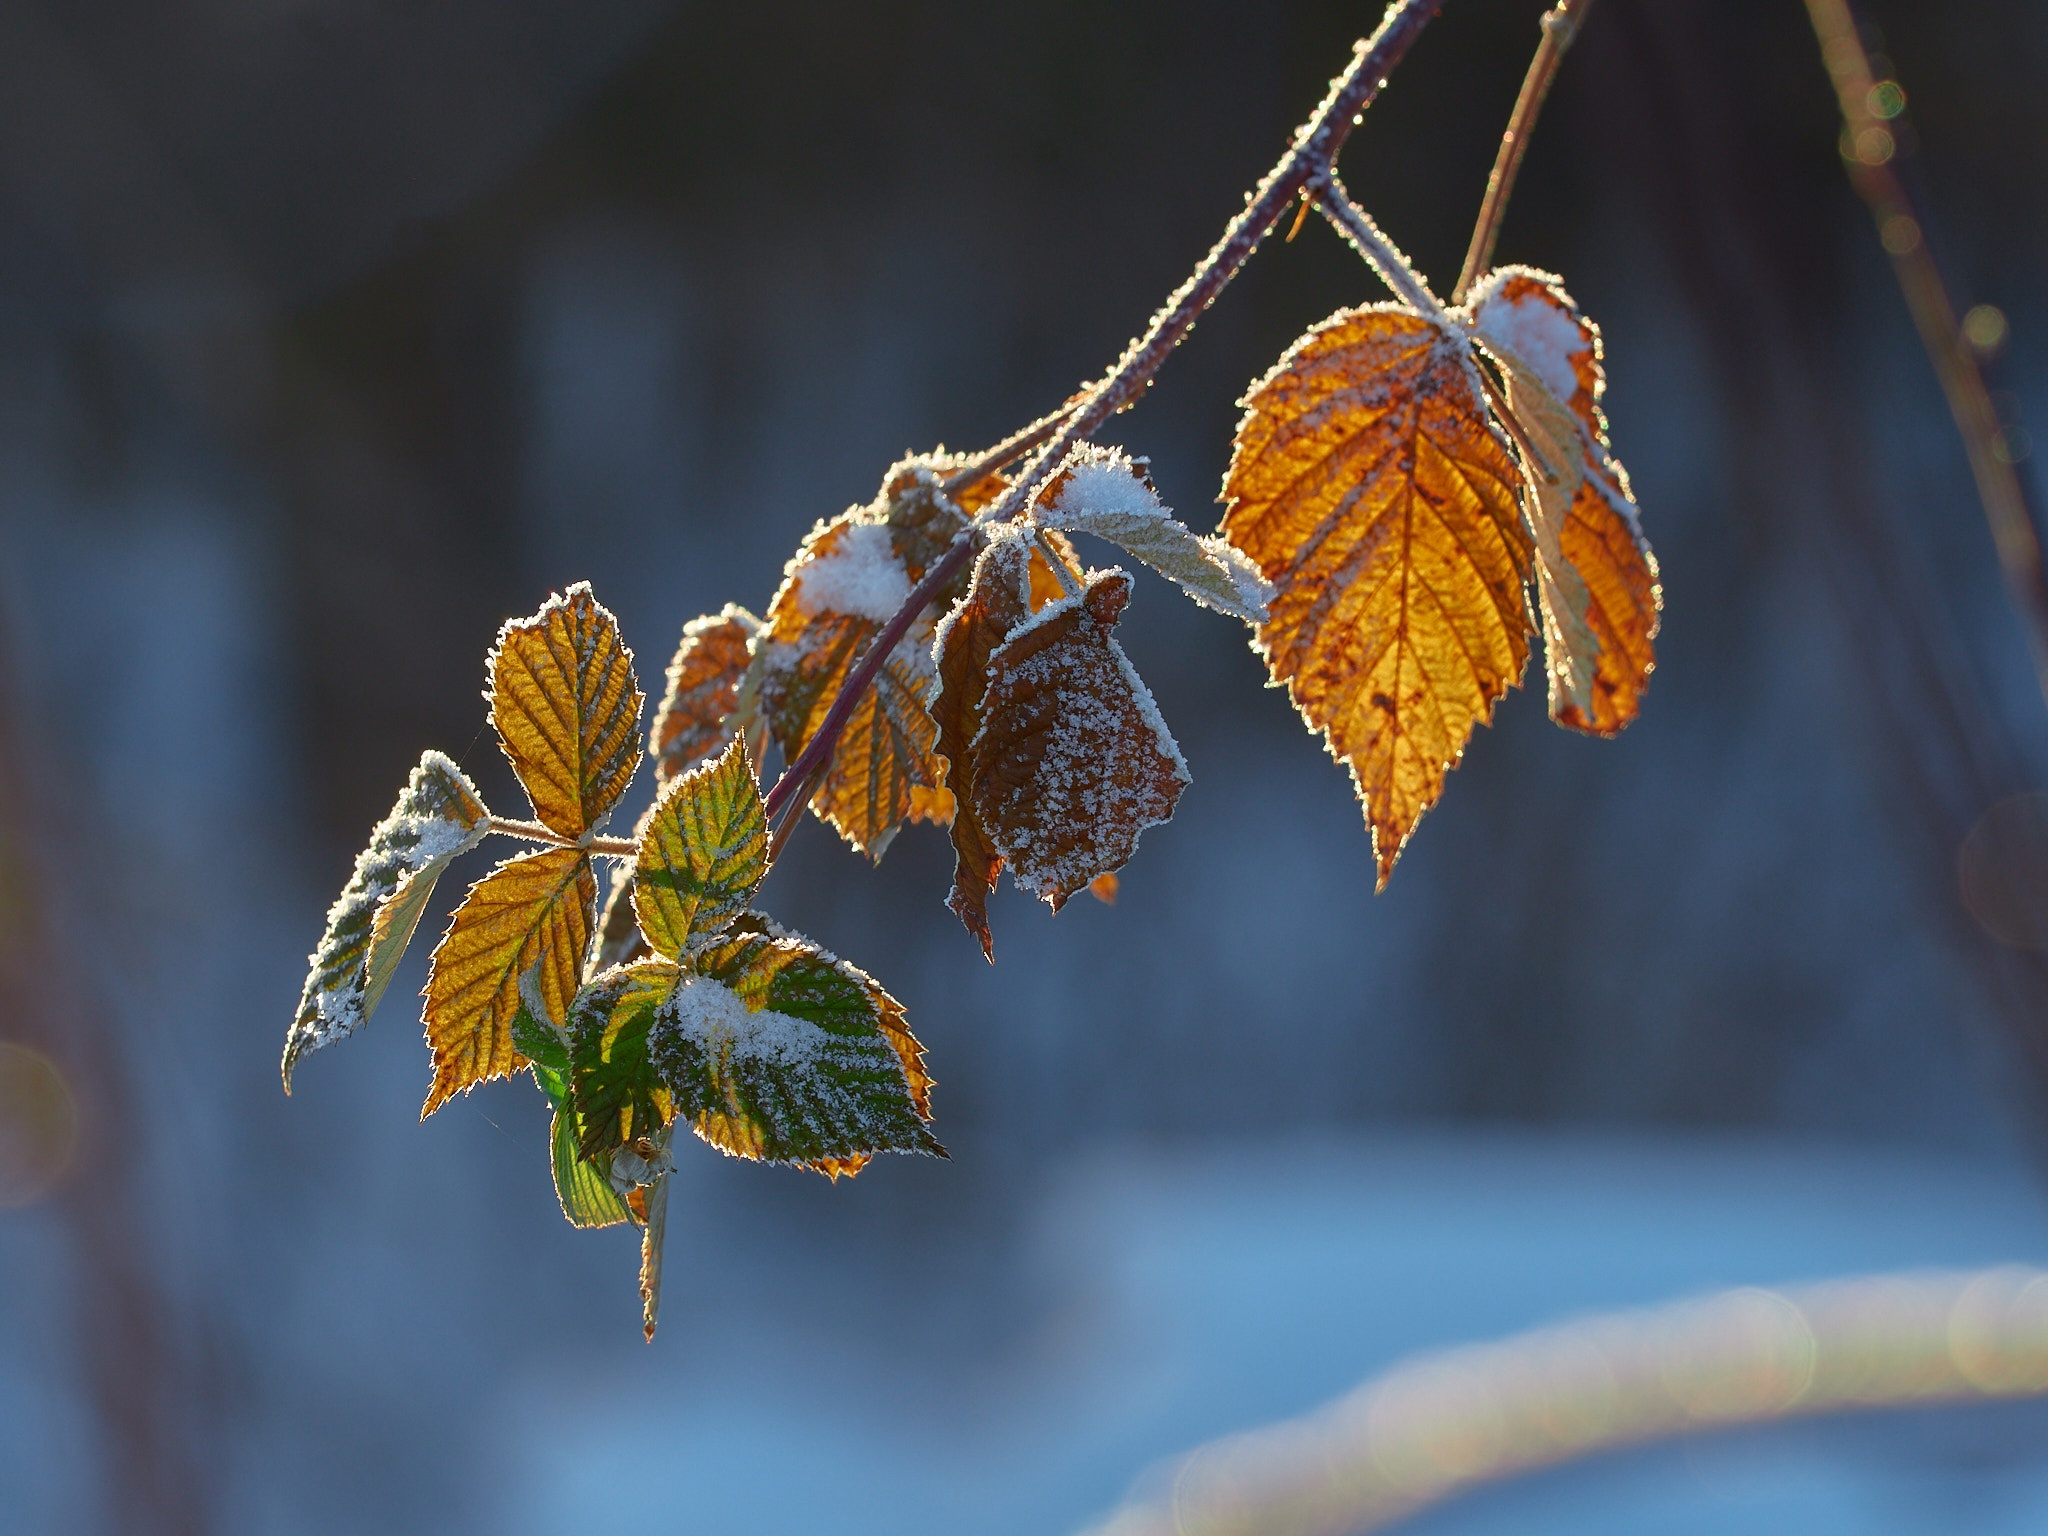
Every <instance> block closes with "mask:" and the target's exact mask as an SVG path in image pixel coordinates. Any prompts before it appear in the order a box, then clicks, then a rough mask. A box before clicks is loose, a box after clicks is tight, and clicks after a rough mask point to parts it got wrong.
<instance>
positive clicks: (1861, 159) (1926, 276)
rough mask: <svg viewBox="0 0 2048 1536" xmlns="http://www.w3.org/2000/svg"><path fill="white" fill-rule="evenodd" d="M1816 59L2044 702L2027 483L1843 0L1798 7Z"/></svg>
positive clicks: (2044, 648)
mask: <svg viewBox="0 0 2048 1536" xmlns="http://www.w3.org/2000/svg"><path fill="white" fill-rule="evenodd" d="M1806 10H1807V14H1808V15H1809V16H1810V17H1811V18H1812V21H1813V30H1814V35H1815V36H1816V37H1818V38H1819V39H1820V48H1821V59H1822V62H1823V63H1825V64H1826V65H1827V70H1828V74H1829V75H1830V77H1832V79H1833V80H1834V83H1835V95H1836V98H1837V101H1838V103H1839V104H1840V106H1841V109H1842V134H1843V146H1842V147H1843V154H1844V157H1845V158H1846V159H1847V160H1848V164H1849V180H1850V183H1851V184H1852V185H1853V186H1854V187H1855V189H1856V193H1857V195H1858V196H1859V197H1861V198H1862V199H1863V201H1864V203H1865V204H1866V205H1867V206H1868V207H1869V209H1870V216H1871V218H1872V219H1873V220H1874V221H1875V222H1876V224H1877V230H1878V238H1879V240H1880V241H1882V242H1883V244H1884V248H1885V252H1886V254H1887V255H1889V256H1890V257H1891V263H1892V273H1893V275H1894V276H1896V277H1897V278H1898V281H1899V290H1900V292H1901V293H1903V294H1904V295H1905V299H1906V308H1907V309H1908V310H1909V311H1911V313H1912V316H1913V324H1914V326H1915V328H1916V329H1917V330H1918V331H1919V332H1920V342H1921V345H1922V346H1924V347H1925V348H1926V349H1927V356H1928V360H1929V361H1930V362H1932V363H1933V364H1934V372H1935V375H1936V377H1938V378H1939V379H1940V381H1941V389H1942V393H1943V394H1944V395H1946V396H1947V397H1948V408H1949V412H1950V414H1951V415H1953V416H1954V417H1955V422H1956V431H1957V432H1958V433H1959V434H1960V435H1961V437H1962V439H1963V448H1964V451H1965V452H1967V453H1968V454H1969V457H1970V471H1971V473H1972V474H1973V475H1974V476H1975V478H1976V481H1977V499H1978V500H1979V501H1980V502H1981V503H1983V507H1984V520H1985V521H1986V522H1987V523H1989V524H1990V526H1991V542H1992V544H1993V545H1994V546H1995V547H1996V549H1997V551H1998V564H1999V567H2000V569H2001V570H2002V571H2003V572H2004V574H2005V582H2006V589H2007V591H2008V592H2009V593H2010V594H2011V596H2012V604H2013V606H2014V607H2015V608H2017V609H2018V610H2019V614H2020V619H2021V621H2022V622H2023V623H2024V624H2025V625H2026V627H2027V638H2028V640H2029V641H2030V642H2031V646H2032V650H2033V655H2034V670H2035V674H2036V676H2037V678H2038V680H2039V682H2040V686H2041V692H2042V695H2043V696H2044V697H2048V564H2044V562H2043V559H2042V550H2041V539H2040V536H2039V534H2038V533H2037V532H2036V530H2035V522H2034V509H2033V507H2032V506H2031V505H2030V498H2029V495H2028V486H2027V482H2026V481H2025V479H2024V478H2023V477H2022V476H2021V474H2020V471H2019V467H2018V466H2017V465H2016V464H2014V463H2013V462H2012V460H2013V458H2014V455H2013V454H2012V453H2011V450H2010V448H2009V447H2008V446H2007V442H2006V439H2005V437H2004V431H2003V428H2002V427H2001V425H2000V423H1999V419H1998V407H1997V405H1996V404H1995V403H1994V402H1993V400H1992V398H1991V391H1990V390H1989V389H1988V388H1986V387H1985V383H1984V371H1983V369H1982V368H1980V367H1979V366H1978V362H1977V354H1976V351H1975V349H1974V348H1973V347H1972V346H1971V344H1970V341H1969V338H1968V337H1966V336H1965V335H1964V334H1963V328H1962V325H1961V324H1960V322H1959V320H1958V318H1957V315H1956V304H1955V301H1954V299H1953V298H1951V297H1950V295H1949V290H1948V285H1947V283H1945V282H1944V281H1943V280H1942V275H1941V269H1940V268H1939V267H1938V266H1936V265H1935V261H1934V255H1933V252H1931V251H1930V250H1929V249H1928V248H1927V240H1926V237H1925V231H1926V229H1927V215H1926V212H1925V211H1924V210H1923V209H1922V208H1921V207H1920V206H1919V205H1918V203H1917V202H1916V200H1915V199H1914V197H1913V194H1912V191H1911V189H1910V188H1909V187H1908V186H1907V185H1906V182H1905V178H1903V177H1902V176H1900V175H1899V173H1898V169H1897V167H1896V165H1895V163H1894V162H1895V160H1896V157H1897V154H1898V142H1899V138H1898V131H1897V130H1898V128H1899V122H1898V121H1897V120H1896V119H1895V118H1884V117H1880V116H1879V115H1878V114H1877V112H1876V110H1875V102H1876V91H1875V87H1876V86H1877V84H1878V82H1877V80H1876V79H1875V78H1874V77H1873V75H1872V72H1871V67H1870V55H1869V54H1868V53H1867V52H1866V51H1865V50H1864V47H1863V39H1862V38H1861V36H1859V35H1858V33H1857V30H1856V17H1855V14H1854V13H1853V12H1852V11H1851V10H1850V8H1849V4H1848V0H1806Z"/></svg>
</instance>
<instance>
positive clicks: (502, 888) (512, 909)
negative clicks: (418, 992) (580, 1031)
mask: <svg viewBox="0 0 2048 1536" xmlns="http://www.w3.org/2000/svg"><path fill="white" fill-rule="evenodd" d="M596 905H597V880H596V877H595V875H593V873H592V872H591V868H590V856H589V855H588V854H586V853H584V852H582V851H581V850H579V849H575V848H544V849H542V850H541V851H540V852H538V853H529V854H525V855H522V856H521V857H519V858H516V859H507V860H506V861H505V862H504V863H503V864H500V865H499V866H498V867H497V868H496V869H494V870H492V871H491V872H490V873H489V874H488V875H486V876H484V878H483V879H481V880H479V881H477V883H476V884H475V885H473V886H471V887H470V888H469V894H468V895H467V896H465V897H463V899H462V905H461V906H459V907H457V908H456V909H455V915H454V916H453V917H452V918H450V919H449V922H448V931H447V933H445V934H444V935H442V938H441V942H440V945H439V946H438V947H437V948H436V949H435V950H434V959H433V964H432V968H431V969H430V970H429V972H428V975H427V1005H426V1026H427V1044H428V1045H429V1046H430V1047H431V1048H432V1050H433V1053H434V1085H433V1087H432V1089H430V1090H429V1091H428V1094H427V1102H426V1105H425V1107H424V1108H423V1109H421V1111H420V1118H421V1119H423V1120H424V1119H425V1118H426V1117H427V1116H428V1115H431V1114H432V1113H433V1112H434V1111H435V1110H437V1109H439V1108H440V1107H441V1106H442V1105H443V1104H444V1103H446V1102H447V1101H448V1100H449V1099H450V1098H451V1097H453V1096H454V1095H455V1094H457V1093H460V1092H462V1091H463V1090H464V1089H466V1088H471V1087H474V1086H475V1085H476V1084H478V1083H481V1082H484V1081H487V1080H488V1079H490V1078H493V1077H503V1076H505V1075H506V1074H508V1073H511V1072H516V1071H518V1070H519V1069H520V1068H521V1067H523V1066H525V1065H526V1058H525V1057H524V1056H522V1055H521V1054H520V1053H519V1051H518V1050H517V1049H516V1048H515V1047H514V1046H513V1044H512V1020H513V1018H514V1017H515V1016H516V1015H517V1014H518V1012H519V1006H520V1001H521V992H522V990H525V991H528V992H530V993H531V995H532V997H533V1000H534V1003H535V1005H536V1006H535V1009H534V1011H535V1013H536V1014H537V1015H538V1016H540V1017H542V1018H544V1019H548V1020H552V1021H555V1022H558V1023H559V1022H560V1021H561V1020H562V1019H565V1018H566V1017H568V1012H569V1004H570V1003H571V1002H572V1001H573V1000H574V998H575V996H576V991H577V987H578V986H579V984H580V983H581V982H582V979H583V955H584V951H585V950H587V949H588V948H589V947H590V925H591V921H592V919H593V917H594V915H595V908H596Z"/></svg>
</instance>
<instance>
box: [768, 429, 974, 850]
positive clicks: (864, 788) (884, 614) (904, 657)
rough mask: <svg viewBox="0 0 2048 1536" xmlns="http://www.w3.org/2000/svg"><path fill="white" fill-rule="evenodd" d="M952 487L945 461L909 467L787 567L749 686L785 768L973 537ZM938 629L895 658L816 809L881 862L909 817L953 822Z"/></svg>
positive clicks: (825, 529) (905, 643) (926, 629)
mask: <svg viewBox="0 0 2048 1536" xmlns="http://www.w3.org/2000/svg"><path fill="white" fill-rule="evenodd" d="M942 479H943V466H942V464H941V463H940V462H939V461H935V460H931V459H911V460H906V461H905V462H904V463H902V464H899V465H897V466H895V467H894V468H893V469H892V470H891V471H890V473H889V475H888V477H887V478H886V479H885V481H884V483H883V489H882V492H881V494H879V495H878V496H877V497H876V499H875V500H874V501H873V502H871V503H870V504H869V505H867V506H865V507H856V508H854V509H853V510H851V511H849V512H847V513H845V514H844V515H843V516H841V517H839V518H837V519H835V520H833V521H832V522H830V523H820V524H819V525H818V526H817V527H816V528H814V529H813V530H812V531H811V533H810V535H809V536H808V537H807V538H806V539H805V540H804V542H803V545H802V547H801V548H800V549H798V551H797V554H796V557H795V558H794V559H793V560H791V561H790V563H789V567H788V569H787V571H786V572H785V574H784V578H783V583H782V586H781V588H780V589H779V590H778V591H777V592H776V594H775V600H774V602H773V603H772V604H770V605H769V609H768V616H767V618H766V619H765V620H764V627H763V630H762V632H761V634H760V636H759V637H757V639H756V640H755V643H754V666H753V669H752V671H751V672H750V675H749V680H748V681H749V685H750V686H751V687H753V688H755V689H756V690H757V691H758V695H759V698H760V707H761V711H762V715H763V718H764V719H765V721H766V723H767V726H768V729H769V731H770V733H771V734H772V735H773V736H774V738H775V740H776V742H777V743H778V744H779V745H780V746H781V748H782V752H783V756H784V758H785V760H789V759H794V758H795V757H796V756H797V754H798V753H800V752H801V751H802V750H803V748H804V746H805V745H806V744H807V743H808V742H809V741H810V739H811V737H812V735H814V734H815V733H816V731H817V729H818V727H819V725H820V724H821V723H822V722H823V720H824V718H825V715H826V713H827V712H828V711H829V710H830V709H831V707H832V703H833V701H834V700H835V699H836V698H837V696H838V693H839V690H840V688H841V686H842V685H843V684H844V683H845V681H846V677H847V674H848V673H850V672H851V671H852V670H853V667H854V665H855V664H856V663H857V662H858V661H859V660H860V658H861V656H862V655H863V654H864V653H865V651H866V650H867V647H868V645H869V644H870V642H872V641H873V639H874V638H875V636H876V635H877V634H878V633H879V632H880V630H881V628H882V626H883V625H884V624H885V623H886V622H887V621H888V620H889V619H890V618H891V617H893V616H894V614H895V613H896V611H897V609H898V608H900V607H901V606H902V605H903V602H904V600H905V599H906V598H908V597H909V595H910V592H911V589H912V588H913V587H914V586H915V585H916V584H917V583H918V581H920V580H921V579H922V578H923V576H924V573H925V571H926V570H927V569H929V568H930V566H931V564H932V563H933V562H934V561H936V560H938V559H939V558H940V557H941V556H942V555H944V553H945V552H946V550H947V549H948V548H949V547H950V546H951V544H952V542H953V540H954V539H955V538H956V537H958V536H959V535H960V534H961V533H962V532H964V531H965V530H966V528H967V526H968V521H967V515H966V513H965V512H963V511H962V509H961V508H960V506H959V505H958V504H957V503H956V502H954V501H953V500H952V499H951V498H950V497H948V496H947V495H946V494H945V492H944V490H943V489H942V487H941V481H942ZM962 585H963V586H964V582H963V583H962ZM942 600H946V599H943V598H942ZM931 631H932V620H931V618H930V616H929V615H928V614H927V615H923V616H920V618H919V619H918V621H917V622H916V623H915V624H913V625H912V626H911V628H910V631H909V633H908V634H906V635H905V636H904V638H903V640H902V642H901V643H900V644H899V645H898V646H897V648H896V650H895V651H894V652H893V653H892V654H891V655H890V657H889V659H888V660H887V662H886V663H885V664H884V666H883V668H882V670H881V672H880V673H879V674H878V676H877V679H876V686H875V688H874V689H873V690H872V691H871V692H870V693H869V694H867V695H866V696H864V697H863V698H862V699H861V700H860V701H859V704H858V706H857V708H856V710H855V712H854V714H853V716H852V717H851V718H850V719H849V720H848V721H847V723H846V726H845V728H844V730H843V731H842V732H841V734H840V737H839V741H838V743H837V745H836V746H835V748H834V750H833V754H832V758H831V761H830V763H829V764H828V766H827V769H826V773H825V777H824V779H823V781H822V782H821V783H820V785H819V787H818V790H817V792H816V793H815V794H814V795H813V797H812V800H811V805H812V808H813V809H814V810H815V811H816V812H817V813H818V815H820V816H821V817H823V818H824V819H825V820H826V821H828V822H830V823H831V824H832V826H833V827H834V828H835V829H837V830H838V832H839V834H840V835H841V836H842V837H844V838H845V839H846V840H847V841H848V842H849V843H851V844H852V845H853V846H854V847H855V848H857V849H859V850H861V851H863V852H866V853H868V854H869V855H871V856H873V857H879V856H880V854H881V852H882V850H883V849H885V848H886V847H887V846H888V843H889V840H890V838H891V837H892V836H893V835H894V834H895V832H896V829H897V828H898V827H900V826H901V825H902V823H903V822H904V821H905V820H906V819H912V820H933V821H944V820H945V819H947V818H948V817H949V816H950V814H951V810H952V806H951V797H950V796H948V795H947V794H946V793H945V791H944V788H943V786H942V785H941V783H940V777H939V769H938V764H937V762H936V761H935V760H934V756H933V753H934V749H935V748H934V743H935V741H936V737H937V729H936V727H935V726H934V725H933V723H932V720H931V715H930V705H931V701H932V698H933V695H934V694H935V693H936V691H937V678H936V675H935V674H934V672H933V670H932V665H931Z"/></svg>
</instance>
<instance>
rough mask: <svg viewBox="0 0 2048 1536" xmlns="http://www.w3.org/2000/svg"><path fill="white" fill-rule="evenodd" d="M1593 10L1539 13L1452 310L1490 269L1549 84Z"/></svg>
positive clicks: (1580, 5) (1586, 0) (1571, 2)
mask: <svg viewBox="0 0 2048 1536" xmlns="http://www.w3.org/2000/svg"><path fill="white" fill-rule="evenodd" d="M1592 6H1593V0H1562V3H1561V4H1559V5H1558V6H1556V7H1554V8H1553V9H1551V10H1549V11H1546V12H1545V13H1544V16H1543V41H1542V42H1541V43H1539V44H1538V45H1537V47H1536V57H1535V58H1533V59H1531V60H1530V61H1529V72H1528V73H1527V74H1526V75H1524V76H1523V77H1522V93H1521V94H1520V95H1519V96H1517V97H1516V98H1515V110H1514V111H1513V113H1511V114H1510V115H1509V117H1508V126H1507V132H1505V133H1503V134H1502V135H1501V138H1500V152H1499V153H1498V154H1496V155H1495V156H1494V160H1493V173H1492V174H1491V175H1490V176H1488V177H1487V178H1486V197H1485V200H1484V201H1483V202H1481V203H1480V205H1479V220H1478V222H1477V223H1475V224H1474V225H1473V226H1472V243H1471V244H1470V245H1469V246H1467V247H1466V248H1465V266H1464V270H1462V271H1461V272H1459V274H1458V286H1457V287H1455V288H1453V289H1452V290H1451V302H1452V303H1453V304H1462V303H1463V302H1464V301H1465V295H1466V294H1467V293H1469V292H1471V289H1472V285H1473V284H1474V283H1476V282H1478V281H1479V279H1480V278H1481V277H1482V276H1483V275H1484V274H1485V272H1486V269H1487V268H1488V267H1489V266H1491V265H1492V264H1493V245H1494V242H1495V241H1496V240H1498V239H1499V238H1500V226H1501V220H1502V219H1504V218H1506V217H1507V211H1508V198H1509V196H1510V195H1511V194H1512V193H1513V192H1514V190H1515V178H1516V177H1517V176H1518V175H1520V174H1521V171H1522V156H1523V155H1524V154H1525V153H1527V151H1528V148H1529V134H1530V131H1531V130H1532V129H1533V128H1535V126H1536V115H1537V114H1538V113H1539V112H1541V111H1542V110H1543V100H1544V98H1545V97H1546V96H1548V95H1549V94H1550V82H1551V81H1553V80H1555V79H1556V78H1557V67H1558V65H1560V64H1562V63H1563V62H1564V55H1565V50H1566V49H1567V48H1569V47H1571V45H1572V40H1573V39H1574V38H1575V37H1577V36H1578V32H1579V27H1580V25H1581V24H1582V23H1583V22H1584V21H1585V18H1586V12H1587V11H1589V10H1590V9H1592Z"/></svg>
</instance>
